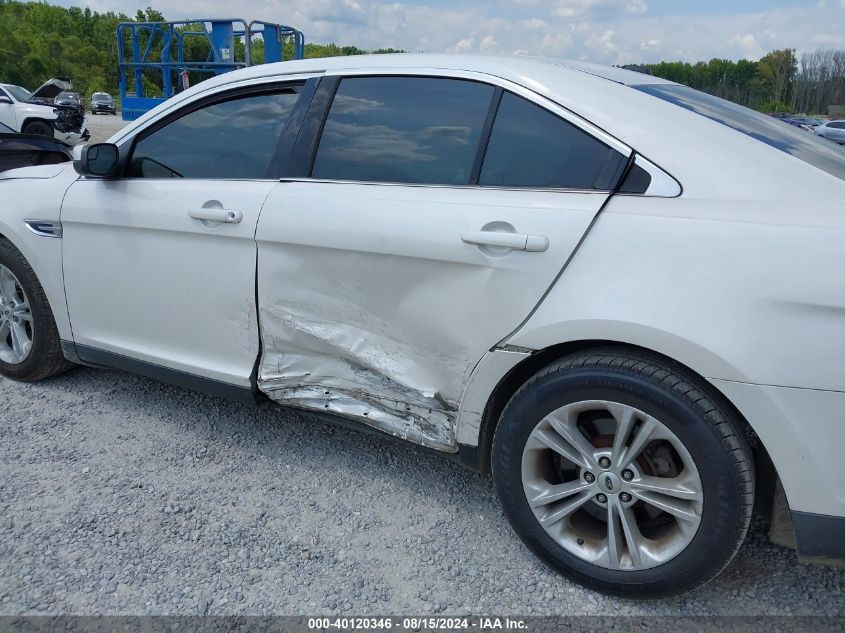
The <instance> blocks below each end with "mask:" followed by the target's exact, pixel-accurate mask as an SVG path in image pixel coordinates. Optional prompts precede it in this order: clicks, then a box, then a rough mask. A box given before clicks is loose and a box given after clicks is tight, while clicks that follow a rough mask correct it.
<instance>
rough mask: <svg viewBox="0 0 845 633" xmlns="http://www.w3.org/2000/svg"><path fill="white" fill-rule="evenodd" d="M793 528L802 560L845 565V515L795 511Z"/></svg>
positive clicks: (799, 556) (838, 565)
mask: <svg viewBox="0 0 845 633" xmlns="http://www.w3.org/2000/svg"><path fill="white" fill-rule="evenodd" d="M792 529H793V530H794V531H795V545H796V550H797V551H798V558H799V559H800V560H801V562H804V563H816V564H821V565H834V566H836V567H845V517H832V516H825V515H822V514H812V513H810V512H793V513H792Z"/></svg>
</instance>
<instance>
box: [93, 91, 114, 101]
mask: <svg viewBox="0 0 845 633" xmlns="http://www.w3.org/2000/svg"><path fill="white" fill-rule="evenodd" d="M109 99H111V96H109V95H107V94H106V93H105V92H95V93H94V94H93V96H92V97H91V101H108V100H109Z"/></svg>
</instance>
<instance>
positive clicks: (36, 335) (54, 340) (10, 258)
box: [0, 238, 73, 382]
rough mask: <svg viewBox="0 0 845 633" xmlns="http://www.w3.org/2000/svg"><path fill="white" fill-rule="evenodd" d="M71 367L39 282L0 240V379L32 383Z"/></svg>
mask: <svg viewBox="0 0 845 633" xmlns="http://www.w3.org/2000/svg"><path fill="white" fill-rule="evenodd" d="M72 366H73V365H72V364H71V363H69V362H68V361H67V360H66V359H65V357H64V355H63V354H62V349H61V340H60V338H59V333H58V330H57V329H56V323H55V321H54V320H53V313H52V311H51V310H50V305H49V303H48V302H47V296H46V295H45V294H44V289H43V288H42V287H41V284H40V283H39V281H38V278H37V277H36V276H35V273H34V272H33V270H32V268H31V267H30V266H29V263H27V261H26V259H25V258H24V256H23V255H21V253H20V251H18V250H17V249H16V248H15V247H14V246H13V245H12V244H11V243H10V242H9V241H8V240H5V239H3V238H0V375H3V376H6V377H7V378H12V379H13V380H23V381H28V382H32V381H36V380H41V379H43V378H48V377H50V376H54V375H56V374H59V373H62V372H64V371H67V370H68V369H70V368H71V367H72Z"/></svg>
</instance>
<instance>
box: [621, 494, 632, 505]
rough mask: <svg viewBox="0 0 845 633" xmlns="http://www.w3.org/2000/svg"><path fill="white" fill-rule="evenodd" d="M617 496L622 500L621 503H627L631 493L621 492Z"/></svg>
mask: <svg viewBox="0 0 845 633" xmlns="http://www.w3.org/2000/svg"><path fill="white" fill-rule="evenodd" d="M619 498H620V499H621V500H622V503H628V502H629V501H630V500H631V495H629V494H628V493H627V492H623V493H622V494H620V495H619Z"/></svg>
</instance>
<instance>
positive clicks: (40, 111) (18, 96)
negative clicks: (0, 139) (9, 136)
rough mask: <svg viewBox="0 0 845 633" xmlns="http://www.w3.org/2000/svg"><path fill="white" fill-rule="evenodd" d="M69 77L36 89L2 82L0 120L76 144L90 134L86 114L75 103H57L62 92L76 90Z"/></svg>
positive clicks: (23, 130) (16, 130) (14, 126)
mask: <svg viewBox="0 0 845 633" xmlns="http://www.w3.org/2000/svg"><path fill="white" fill-rule="evenodd" d="M72 87H73V86H72V85H71V83H70V80H68V79H67V78H66V77H54V78H52V79H50V80H49V81H47V82H45V83H44V84H43V85H42V86H41V87H39V88H38V90H36V91H35V92H29V90H27V89H26V88H22V87H21V86H16V85H13V84H0V123H3V124H4V125H6V126H8V127H10V128H11V129H13V130H14V131H15V132H21V133H23V134H37V135H39V136H50V137H54V138H56V139H58V140H60V141H62V142H65V143H68V144H70V145H74V144H76V143H79V142H80V141H83V140H87V139H88V138H89V137H90V134H89V133H88V130H87V129H86V128H85V114H84V112H82V111H81V110H80V109H79V108H78V107H76V106H74V105H62V104H57V103H56V102H55V101H56V97H58V96H59V94H60V93H62V92H66V91H70V90H71V89H72Z"/></svg>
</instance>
